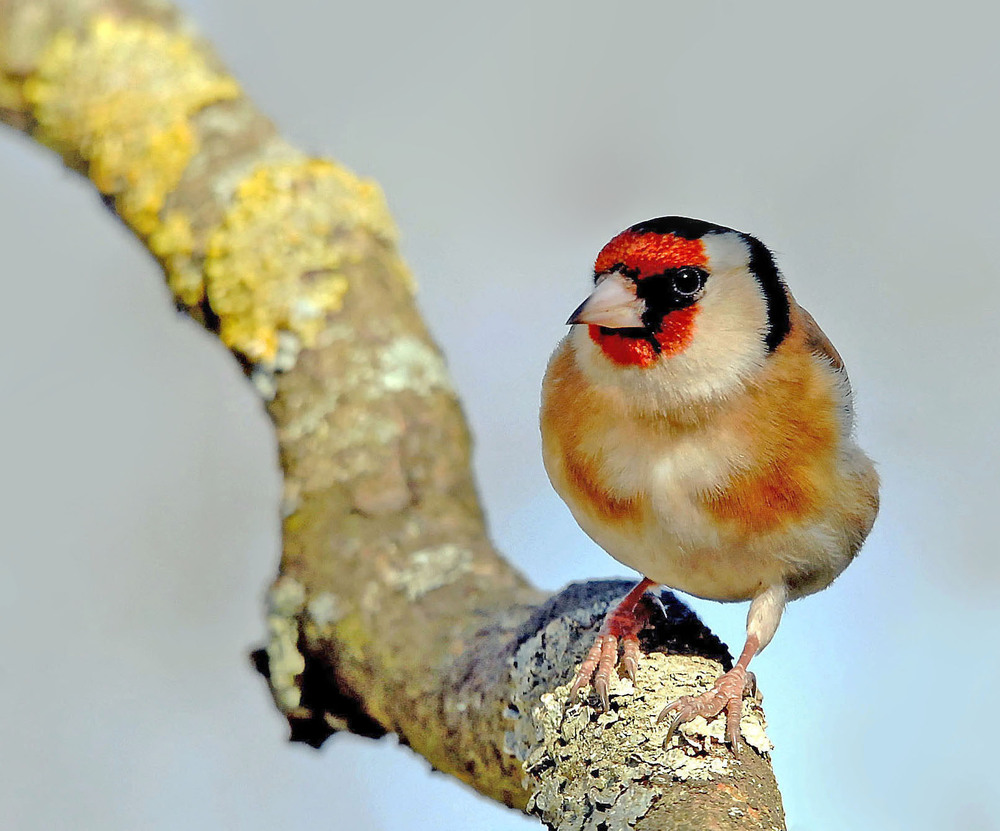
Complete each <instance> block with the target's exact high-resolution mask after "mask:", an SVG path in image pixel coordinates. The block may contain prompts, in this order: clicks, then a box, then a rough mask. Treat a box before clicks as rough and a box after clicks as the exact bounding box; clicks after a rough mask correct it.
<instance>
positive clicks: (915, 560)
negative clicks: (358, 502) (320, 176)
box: [0, 0, 1000, 831]
mask: <svg viewBox="0 0 1000 831" xmlns="http://www.w3.org/2000/svg"><path fill="white" fill-rule="evenodd" d="M181 5H182V6H183V7H184V8H185V9H186V10H187V11H188V12H189V13H190V14H191V15H192V16H193V17H194V19H195V21H196V22H197V24H198V25H199V26H200V27H201V29H202V30H203V31H204V32H205V33H207V35H208V36H209V37H210V38H211V39H212V40H213V41H214V42H215V44H216V46H217V47H218V49H219V51H220V53H221V54H222V56H223V57H224V59H225V60H226V61H227V62H228V64H229V66H230V67H231V68H232V70H233V72H234V74H235V75H236V76H237V77H238V78H239V79H240V80H241V81H242V83H243V84H244V85H245V86H246V88H247V89H248V91H249V92H250V94H251V95H252V96H253V98H254V99H255V100H256V102H257V103H258V104H259V105H260V107H261V108H262V109H263V110H264V111H265V112H267V113H269V114H270V115H271V116H273V117H274V119H275V120H276V121H277V123H278V124H279V126H280V127H281V129H282V130H283V132H284V133H285V135H286V136H287V137H288V138H289V139H290V140H291V141H292V142H293V143H295V144H297V145H299V146H301V147H303V148H305V149H307V150H309V151H312V152H315V153H319V154H326V155H332V156H334V157H335V158H337V159H338V160H340V161H342V162H343V163H345V164H347V165H348V166H350V167H352V168H354V169H355V170H357V171H358V172H360V173H362V174H364V175H366V176H371V177H374V178H375V179H377V180H378V181H379V182H380V183H381V185H382V186H383V187H384V189H385V192H386V194H387V196H388V200H389V203H390V205H391V207H392V209H393V211H394V213H395V216H396V218H397V220H398V223H399V226H400V228H401V231H402V247H403V251H404V253H405V256H406V258H407V260H408V261H409V263H410V264H411V265H412V266H413V268H414V270H415V272H416V275H417V278H418V280H419V283H420V302H421V305H422V308H423V310H424V312H425V314H426V317H427V319H428V320H429V323H430V325H431V328H432V330H433V332H434V333H435V335H436V337H437V339H438V341H439V342H440V344H441V345H442V347H443V349H444V351H445V354H446V356H447V357H448V360H449V363H450V367H451V371H452V374H453V377H454V380H455V383H456V385H457V387H458V389H459V391H460V394H461V395H462V397H463V399H464V401H465V406H466V411H467V413H468V416H469V418H470V420H471V422H472V427H473V430H474V433H475V435H476V439H477V444H476V470H477V475H478V479H479V483H480V487H481V491H482V495H483V498H484V500H485V504H486V507H487V510H488V512H489V515H490V519H491V526H492V530H493V534H494V537H495V539H496V541H497V543H498V544H499V546H500V548H501V549H502V550H505V551H506V552H508V553H509V555H510V557H511V558H512V559H513V560H514V561H515V562H516V563H517V564H518V566H519V567H520V568H522V569H523V570H524V571H525V572H527V573H528V574H529V575H530V576H531V577H532V579H533V580H534V581H536V582H537V583H538V584H539V585H541V586H543V587H545V588H549V589H555V588H557V587H559V586H561V585H563V584H564V583H566V582H568V581H571V580H579V579H584V578H593V577H601V576H607V575H625V576H629V575H628V573H627V572H626V570H625V569H624V568H623V567H621V566H619V565H618V564H617V563H615V562H614V561H613V560H611V559H610V558H609V557H608V556H606V555H605V554H604V553H603V552H601V551H600V550H599V549H597V548H596V547H595V546H594V545H593V544H592V543H591V542H590V541H589V539H587V538H586V537H585V536H584V534H583V533H582V532H581V531H580V530H578V528H577V527H576V525H575V524H574V522H573V521H572V519H571V517H570V515H569V513H568V512H567V510H566V509H565V508H564V507H563V505H562V504H561V502H560V501H559V500H558V499H557V497H556V496H555V495H554V494H553V493H552V491H551V490H550V488H549V486H548V483H547V481H546V478H545V474H544V472H543V470H542V466H541V462H540V459H539V439H538V434H537V427H536V418H537V407H538V386H539V380H540V377H541V375H542V372H543V369H544V366H545V363H546V360H547V358H548V355H549V353H550V351H551V350H552V348H553V347H554V345H555V343H556V341H557V340H558V338H560V337H561V336H562V334H563V332H564V327H563V325H562V323H563V321H564V320H565V319H566V316H567V315H568V314H569V312H571V311H572V310H573V309H574V308H575V307H576V305H577V304H578V303H579V302H580V301H581V300H582V299H583V297H584V296H585V293H586V291H587V282H588V270H589V268H590V266H591V263H592V261H593V258H594V256H595V254H596V252H597V251H598V249H599V248H600V247H601V245H603V243H604V242H605V241H607V239H609V238H610V237H611V236H612V235H613V234H614V233H616V232H617V231H619V230H620V229H622V228H623V227H625V226H627V225H630V224H632V223H634V222H636V221H639V220H642V219H647V218H649V217H653V216H658V215H662V214H685V215H690V216H695V217H702V218H705V219H709V220H712V221H715V222H719V223H722V224H725V225H731V226H735V227H737V228H741V229H744V230H747V231H750V232H752V233H754V234H756V235H758V236H760V237H761V238H762V239H763V240H764V241H765V242H766V243H767V244H768V245H770V246H771V247H772V248H773V249H774V250H775V251H776V252H777V254H778V258H779V262H780V265H781V266H782V267H783V269H784V271H785V273H786V276H787V278H788V280H789V283H790V285H791V286H792V288H793V290H794V292H795V294H796V296H797V298H798V299H799V300H800V302H802V304H803V305H804V306H806V307H807V308H808V309H810V310H811V311H812V312H813V314H814V315H815V316H816V318H817V319H818V320H819V321H820V323H821V325H822V326H823V327H824V329H825V330H826V332H827V334H828V335H829V336H830V337H831V339H832V340H833V342H834V343H835V344H836V345H837V347H838V349H839V350H840V352H841V353H842V354H843V356H844V358H845V360H846V362H847V365H848V367H849V369H850V372H851V376H852V379H853V382H854V385H855V388H856V390H857V395H858V412H859V431H860V435H861V439H862V443H863V445H864V446H865V447H866V448H867V449H868V450H869V452H870V453H871V455H872V456H874V457H875V458H876V459H877V460H878V461H879V463H880V470H881V474H882V477H883V481H884V485H883V508H882V514H881V518H880V520H879V522H878V523H877V525H876V527H875V530H874V532H873V534H872V536H871V538H870V540H869V542H868V544H867V546H866V548H865V550H864V552H863V554H862V556H861V557H860V559H859V560H858V561H857V562H856V564H855V565H853V566H852V567H851V568H850V569H848V571H847V572H846V573H845V574H844V575H843V577H842V578H841V579H840V580H838V581H837V583H836V584H835V585H834V586H833V587H832V588H830V589H829V590H828V591H826V592H824V593H822V594H820V595H818V596H814V597H812V598H808V599H805V600H803V601H801V602H799V603H796V604H794V605H793V606H792V607H791V608H790V609H789V610H788V612H787V613H786V617H785V620H784V623H783V625H782V627H781V630H780V632H779V634H778V636H777V638H776V639H775V641H774V643H773V644H772V645H771V646H770V647H769V648H768V650H767V651H766V652H765V653H764V654H763V655H762V656H761V657H760V658H759V659H758V660H757V661H755V669H756V670H757V675H758V678H759V679H760V683H761V686H762V688H763V691H764V693H765V696H766V704H767V713H768V717H769V721H770V732H771V736H772V739H773V740H774V743H775V745H776V746H777V747H776V750H775V751H774V767H775V770H776V771H777V774H778V778H779V782H780V783H781V786H782V791H783V794H784V799H785V805H786V809H787V812H788V818H789V823H790V828H791V829H792V831H842V830H843V829H851V831H869V830H870V831H885V830H886V829H897V828H899V829H903V828H905V829H971V830H972V831H980V830H981V829H997V828H1000V818H998V815H997V812H996V792H995V788H996V781H997V777H998V774H1000V763H998V761H997V754H996V750H995V745H996V741H995V730H996V724H995V723H994V719H995V713H996V702H997V685H998V682H1000V670H998V662H997V660H996V656H995V647H996V636H997V632H998V627H1000V611H998V608H997V602H996V598H997V596H998V587H1000V557H998V556H997V553H996V549H997V545H996V542H995V529H996V516H997V505H996V503H997V498H998V486H997V469H998V466H1000V454H998V440H997V405H998V403H1000V391H998V381H1000V372H998V365H997V364H998V359H997V355H998V347H1000V335H998V328H997V325H996V320H997V312H998V301H1000V281H998V279H997V252H998V243H997V240H996V238H997V228H998V227H1000V199H998V187H1000V176H998V163H997V152H998V151H997V148H998V147H1000V118H998V112H997V90H998V88H1000V57H998V51H997V44H996V31H997V25H998V23H1000V13H998V12H997V11H996V7H995V6H993V5H988V4H985V3H963V2H952V3H949V4H946V5H944V4H936V8H934V7H932V6H931V5H930V4H926V5H925V4H903V3H896V4H891V5H876V4H870V3H861V2H842V3H837V4H825V5H824V7H822V8H819V7H816V6H813V5H812V4H804V3H797V2H786V3H774V2H765V3H756V4H739V5H737V4H731V5H730V4H716V3H678V2H663V0H660V1H659V2H647V3H610V2H607V3H603V4H596V3H584V2H574V3H568V2H563V3H555V2H551V3H549V2H543V3H530V2H508V3H503V4H485V3H484V4H479V3H459V2H454V3H446V2H440V1H439V0H426V1H425V2H422V3H406V2H398V0H397V1H396V2H379V1H378V0H374V1H372V2H365V3H339V2H332V3H325V4H318V3H314V2H309V0H283V2H281V3H273V2H267V0H184V2H182V3H181ZM0 245H2V250H3V260H2V268H0V280H2V291H3V298H4V302H3V304H2V307H0V319H2V327H3V331H4V342H6V343H7V349H8V359H7V360H6V361H5V362H4V365H3V367H2V369H0V396H2V409H0V471H2V472H0V550H2V552H3V553H2V557H0V625H2V627H3V633H4V647H3V657H2V659H0V712H2V713H3V714H4V715H3V716H2V717H0V816H2V817H5V819H4V820H3V823H2V824H3V826H4V827H5V828H11V829H18V830H20V829H102V831H118V830H119V829H123V830H124V829H178V828H184V829H230V828H231V829H271V828H275V827H278V828H283V829H299V828H301V829H306V828H308V829H316V828H330V829H344V828H366V829H376V831H378V830H379V829H381V830H382V831H397V830H398V831H404V830H405V831H419V830H420V829H428V830H429V829H435V831H439V830H440V829H467V828H482V829H491V830H492V829H497V831H501V830H502V831H517V830H518V829H521V830H523V829H528V828H530V827H533V824H532V822H531V821H529V820H526V819H524V818H523V817H521V816H519V815H518V814H515V813H512V812H509V811H507V810H505V809H503V808H500V807H498V806H496V805H494V804H492V803H489V802H487V801H485V800H482V799H480V798H479V797H477V796H476V795H475V794H473V793H471V792H470V791H468V790H466V789H464V788H463V787H461V786H460V785H458V784H457V783H455V782H453V781H451V780H449V779H447V778H445V777H443V776H440V775H437V774H433V773H431V772H430V771H429V770H428V767H427V764H426V763H425V762H424V761H423V760H422V759H421V758H419V757H417V756H415V755H414V754H412V753H410V752H409V751H407V750H405V749H402V748H399V747H397V746H395V744H394V742H393V740H391V739H386V740H383V741H380V742H371V741H366V740H362V739H356V738H354V737H351V736H338V737H335V738H334V739H333V740H331V741H330V742H328V744H327V745H326V746H325V747H324V748H323V749H322V750H321V751H320V752H318V753H317V752H314V751H311V750H310V749H308V748H304V747H301V746H295V747H292V746H289V745H287V744H286V743H285V742H284V737H285V734H286V727H285V724H284V722H283V721H282V719H281V718H279V716H278V714H277V712H276V711H275V710H274V708H273V707H272V705H271V702H270V699H269V697H268V695H267V693H266V691H265V688H264V685H263V682H262V681H261V680H260V679H259V678H257V677H256V676H255V675H254V674H253V672H252V671H251V669H250V665H249V662H248V660H247V657H246V655H247V652H248V650H249V649H250V648H251V646H253V645H255V644H257V643H259V642H260V641H261V640H262V637H263V634H264V628H263V623H262V615H261V602H262V594H263V591H264V589H265V587H266V586H267V584H268V582H269V580H270V579H271V577H272V576H273V574H274V569H275V564H276V562H277V558H278V551H279V540H278V520H277V501H278V493H279V486H278V472H277V468H276V461H275V451H274V440H273V437H272V435H271V432H270V430H269V426H268V423H267V421H266V419H265V417H264V415H263V412H262V410H261V407H260V405H259V402H258V400H257V399H256V397H255V396H254V394H253V393H252V392H251V390H250V388H249V386H248V385H247V384H246V383H245V382H244V380H243V378H242V376H241V375H240V373H239V372H238V370H237V367H236V364H235V361H233V360H232V359H231V357H230V356H229V355H228V354H227V353H226V352H225V351H224V350H223V349H222V348H221V346H220V345H219V344H218V343H216V342H215V341H214V340H213V339H212V338H210V337H209V336H208V335H206V334H205V333H204V332H202V331H201V330H200V329H199V328H198V327H197V326H195V325H193V324H192V323H191V322H190V321H187V320H186V319H184V318H181V317H179V316H177V315H175V314H174V312H173V311H172V308H171V304H170V302H169V298H168V294H167V291H166V289H165V287H164V285H163V282H162V279H161V276H160V274H159V272H158V270H157V268H156V267H155V266H154V264H153V262H152V260H151V259H150V258H149V257H148V256H147V255H146V254H145V253H144V251H143V250H142V248H141V247H140V246H139V244H138V243H136V242H135V240H133V239H132V238H131V237H130V236H129V234H128V233H127V232H126V231H125V230H124V229H123V228H122V227H121V226H120V225H119V224H118V223H117V222H116V221H115V220H114V218H113V217H112V216H111V215H110V214H109V213H107V212H106V211H105V210H103V209H102V207H101V205H100V202H99V201H98V199H97V197H96V195H95V194H94V192H93V191H92V189H91V187H90V185H89V184H88V183H86V182H85V181H84V180H83V179H81V178H79V177H77V176H75V175H73V174H71V173H69V172H67V171H65V170H64V169H63V168H62V167H61V166H60V164H59V162H58V161H57V159H56V158H55V157H54V156H53V155H51V154H49V153H47V152H45V151H43V150H42V149H41V148H39V147H36V146H34V145H33V144H31V143H30V142H29V141H27V140H26V139H24V138H23V137H21V136H19V135H17V134H14V133H12V132H9V131H8V132H0ZM695 605H696V607H697V608H698V610H699V611H700V612H701V614H702V615H703V617H704V618H705V619H706V620H707V622H708V623H709V625H710V626H711V627H712V628H713V629H714V630H715V631H716V632H717V633H718V634H719V635H720V636H721V637H722V638H723V640H725V641H726V642H728V643H729V644H730V646H731V647H734V648H736V649H737V650H738V649H739V647H740V645H741V643H742V637H743V618H744V615H745V613H746V608H745V606H744V605H739V606H723V605H719V604H713V603H707V602H697V603H696V604H695Z"/></svg>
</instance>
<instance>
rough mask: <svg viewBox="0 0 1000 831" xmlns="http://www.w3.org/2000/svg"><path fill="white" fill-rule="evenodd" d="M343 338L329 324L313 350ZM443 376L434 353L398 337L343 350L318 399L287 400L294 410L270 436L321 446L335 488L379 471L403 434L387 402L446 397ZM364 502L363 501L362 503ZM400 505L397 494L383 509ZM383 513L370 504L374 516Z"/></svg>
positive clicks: (345, 336) (396, 410)
mask: <svg viewBox="0 0 1000 831" xmlns="http://www.w3.org/2000/svg"><path fill="white" fill-rule="evenodd" d="M351 338H352V335H351V331H350V330H349V329H347V328H345V327H343V326H340V325H338V324H332V325H331V326H329V327H328V328H327V329H326V330H325V331H324V332H322V333H321V334H320V335H319V341H320V343H321V344H325V345H330V344H332V343H334V342H336V341H350V340H351ZM450 389H451V384H450V381H449V379H448V372H447V368H446V367H445V364H444V361H443V360H442V358H441V356H440V355H439V354H438V353H437V351H436V350H435V349H434V348H433V347H431V346H430V345H428V344H427V343H425V342H423V341H421V340H420V339H418V338H417V337H415V336H412V335H400V336H398V337H395V338H392V339H390V340H388V341H387V342H386V343H384V344H383V345H382V346H381V347H380V348H379V349H353V348H347V349H345V350H344V351H343V353H342V360H341V363H340V364H339V365H338V367H337V373H336V376H335V377H330V379H329V383H328V384H327V385H326V388H325V390H324V392H323V393H322V394H321V395H314V394H310V396H309V398H308V399H304V400H301V401H297V400H292V399H290V400H289V401H288V403H289V404H290V405H291V406H292V407H293V409H294V415H293V416H291V417H290V418H289V419H288V420H287V421H286V422H285V423H284V424H283V425H282V426H280V427H279V429H278V438H279V440H280V441H281V442H282V443H283V444H288V443H294V442H297V441H300V440H302V439H303V438H305V437H312V438H314V439H316V440H318V441H319V442H321V443H322V445H323V448H322V449H323V453H324V456H325V458H326V459H327V460H328V461H329V469H328V470H329V473H330V475H331V476H332V477H333V478H334V479H335V480H336V481H339V482H348V481H351V480H353V479H356V478H357V477H359V476H363V475H365V474H370V473H373V472H380V471H383V470H384V469H385V468H386V466H387V464H388V463H389V461H391V459H390V458H389V457H391V456H392V455H393V452H394V451H392V447H393V446H394V445H396V444H397V443H398V441H399V440H400V439H401V438H402V437H403V435H404V433H405V431H406V422H405V420H404V419H403V417H402V415H401V412H402V411H401V409H400V407H399V406H398V405H396V404H394V402H393V401H392V398H393V397H395V396H399V395H402V394H406V393H409V394H414V395H419V396H427V395H430V394H432V393H434V392H435V391H439V390H450ZM363 501H365V502H372V501H373V500H371V499H363ZM406 501H407V497H406V494H404V493H403V492H402V490H399V492H398V498H397V499H395V500H389V502H390V504H389V506H388V509H391V510H398V509H399V508H400V507H401V506H402V505H405V504H406ZM383 508H385V506H383V505H381V504H378V505H376V506H375V512H379V511H381V510H382V509H383Z"/></svg>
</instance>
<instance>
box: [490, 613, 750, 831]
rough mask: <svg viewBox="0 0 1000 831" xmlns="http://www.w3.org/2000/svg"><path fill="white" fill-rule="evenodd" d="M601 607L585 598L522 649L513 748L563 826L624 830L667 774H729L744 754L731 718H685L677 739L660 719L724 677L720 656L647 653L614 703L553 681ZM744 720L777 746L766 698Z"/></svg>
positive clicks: (549, 816) (515, 672) (540, 803)
mask: <svg viewBox="0 0 1000 831" xmlns="http://www.w3.org/2000/svg"><path fill="white" fill-rule="evenodd" d="M595 611H597V610H594V609H587V608H582V609H577V610H575V611H573V612H570V613H567V614H565V615H563V616H560V617H557V618H554V619H553V620H551V621H550V622H549V623H548V624H547V625H546V626H544V627H543V628H542V629H541V630H539V631H538V633H537V634H536V635H534V636H533V637H530V638H529V639H527V640H526V641H525V642H524V643H522V644H521V646H520V648H519V649H518V650H517V652H516V653H515V656H514V659H513V666H512V678H513V682H514V689H515V693H514V696H513V698H512V702H511V703H512V708H511V711H510V715H511V717H512V719H513V721H512V724H513V726H512V729H511V730H510V731H509V732H508V733H507V735H506V741H505V750H506V751H507V752H508V753H511V754H512V755H514V756H515V757H516V758H518V759H519V760H520V761H521V763H522V765H523V769H524V785H525V787H526V788H527V789H528V790H529V791H531V792H532V796H531V798H530V800H529V803H528V810H529V811H530V812H531V813H535V814H537V815H538V816H540V817H541V818H542V819H543V821H545V822H546V823H547V824H548V825H550V826H551V827H553V828H574V829H577V828H579V829H584V830H585V831H599V829H606V830H607V831H617V829H626V828H630V827H633V826H634V824H635V822H636V821H637V820H638V819H639V818H640V817H642V816H643V815H644V814H645V813H646V812H647V811H648V810H649V808H650V806H651V805H652V804H653V801H654V798H655V797H656V795H657V793H658V791H659V790H660V788H662V786H663V784H664V782H669V781H688V780H713V779H719V778H721V777H725V776H727V775H729V774H730V773H731V772H732V771H731V768H732V766H733V765H739V764H740V761H739V760H738V759H736V758H734V757H733V756H732V753H731V751H730V750H729V748H728V747H727V746H725V745H723V744H722V743H721V740H722V736H723V730H724V724H723V720H722V719H715V720H713V721H712V722H711V723H708V724H706V723H705V721H704V719H697V720H695V721H693V722H691V723H690V724H687V725H684V726H683V727H682V729H681V730H680V731H679V732H678V734H677V735H676V736H675V737H674V738H673V740H672V742H671V746H670V747H669V748H667V749H664V747H663V741H664V738H665V736H666V732H667V725H666V724H657V723H656V717H657V715H658V714H659V712H660V710H661V709H662V708H663V707H664V705H666V704H667V703H668V702H669V701H672V700H673V699H675V698H677V697H679V696H681V695H685V694H689V693H692V692H701V691H703V690H704V689H706V688H707V687H708V686H709V685H710V684H711V682H712V681H714V679H715V678H716V677H717V676H718V675H719V673H721V671H722V667H721V666H720V665H719V663H717V662H715V661H711V660H708V659H706V658H703V657H700V656H697V655H665V654H662V653H658V652H654V653H652V654H649V655H645V656H644V657H643V660H642V662H641V664H640V667H639V672H638V674H637V677H636V683H635V685H633V684H632V682H631V681H628V680H627V679H624V680H618V679H617V678H615V679H614V680H613V682H612V686H611V690H610V700H611V707H610V709H609V711H608V712H605V713H601V712H598V711H597V710H596V709H595V708H594V706H592V705H593V704H595V703H596V700H594V699H593V698H585V699H584V700H583V701H582V702H581V703H576V704H569V702H568V697H569V683H568V680H569V679H567V683H563V684H561V685H558V686H555V687H554V688H553V687H552V686H551V681H550V680H549V679H551V678H552V677H553V674H554V671H555V667H556V666H565V665H567V664H569V665H575V664H576V663H578V661H579V660H580V658H581V657H582V656H581V655H579V654H577V653H578V652H579V650H580V648H581V645H580V644H581V639H580V636H579V632H580V630H581V629H584V628H587V627H589V626H591V624H592V622H593V620H594V617H595ZM743 727H744V735H745V737H746V739H747V741H748V743H751V744H752V745H753V746H754V747H756V748H757V749H758V750H761V751H766V750H769V749H770V743H769V742H767V739H766V736H765V735H764V733H763V723H762V714H761V712H760V709H759V707H758V706H757V705H756V702H752V701H747V702H746V703H745V704H744V714H743Z"/></svg>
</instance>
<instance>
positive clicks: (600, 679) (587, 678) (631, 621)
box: [569, 580, 654, 710]
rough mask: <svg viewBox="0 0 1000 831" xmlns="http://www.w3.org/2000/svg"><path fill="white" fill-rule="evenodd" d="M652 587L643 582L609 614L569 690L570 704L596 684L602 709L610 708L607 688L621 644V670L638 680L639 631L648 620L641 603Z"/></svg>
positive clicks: (646, 612)
mask: <svg viewBox="0 0 1000 831" xmlns="http://www.w3.org/2000/svg"><path fill="white" fill-rule="evenodd" d="M652 585H654V583H653V581H652V580H643V581H642V582H641V583H639V585H637V586H636V587H635V588H634V589H632V591H630V592H629V593H628V594H627V595H626V596H625V599H624V600H622V602H621V603H619V604H618V605H617V606H615V608H614V609H612V610H611V611H610V612H608V616H607V617H606V618H604V624H603V625H602V626H601V631H600V633H599V634H598V636H597V640H596V641H594V645H593V646H592V647H591V648H590V651H589V652H588V653H587V657H586V658H584V659H583V663H582V664H580V668H579V669H578V670H577V671H576V677H575V678H574V679H573V686H572V687H570V691H569V698H570V701H576V700H577V699H578V698H579V696H580V690H582V689H583V688H584V687H585V686H587V684H593V687H594V692H596V693H597V698H598V699H599V700H600V702H601V708H602V709H604V710H607V709H608V708H609V706H610V701H609V700H608V686H609V684H610V683H611V673H612V671H613V670H614V668H615V665H616V664H617V663H618V647H619V645H621V647H622V668H623V669H624V670H625V675H626V676H627V677H628V678H630V679H631V680H632V681H633V682H634V681H635V673H636V670H637V669H638V668H639V655H640V651H639V632H641V631H642V627H643V626H645V625H646V623H647V622H648V621H649V609H648V608H647V607H646V606H645V605H643V604H640V602H639V601H640V600H642V596H643V594H645V592H646V589H648V588H649V587H650V586H652Z"/></svg>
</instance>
